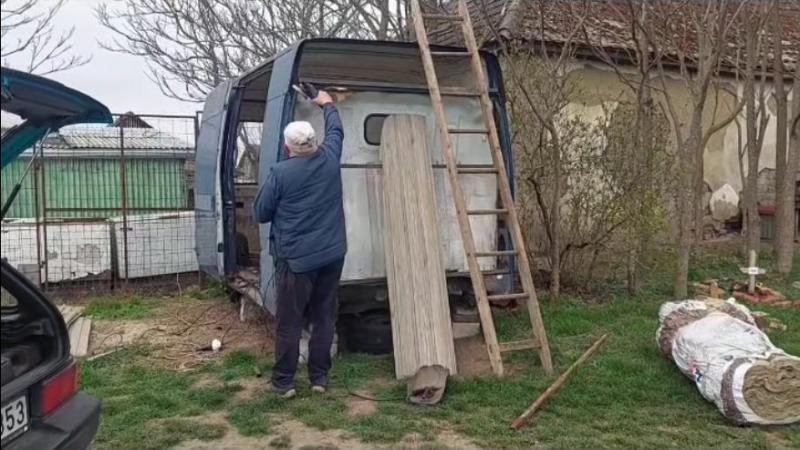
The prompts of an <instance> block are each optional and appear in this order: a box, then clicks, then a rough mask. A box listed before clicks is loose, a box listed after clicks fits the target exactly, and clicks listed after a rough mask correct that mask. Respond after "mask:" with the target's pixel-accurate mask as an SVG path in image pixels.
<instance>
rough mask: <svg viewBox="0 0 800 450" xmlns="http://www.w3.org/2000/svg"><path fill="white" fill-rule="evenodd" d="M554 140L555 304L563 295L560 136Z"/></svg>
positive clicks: (552, 279)
mask: <svg viewBox="0 0 800 450" xmlns="http://www.w3.org/2000/svg"><path fill="white" fill-rule="evenodd" d="M550 138H551V139H552V140H553V148H554V153H555V154H554V155H553V159H554V161H553V163H554V164H555V166H554V167H553V199H552V202H553V203H552V204H551V205H550V223H551V224H552V225H551V227H552V230H551V234H550V236H551V238H550V269H551V272H550V296H551V297H552V300H553V302H554V303H558V300H559V296H560V295H561V226H560V225H561V147H560V146H561V142H560V140H559V139H558V136H555V135H552V136H551V137H550Z"/></svg>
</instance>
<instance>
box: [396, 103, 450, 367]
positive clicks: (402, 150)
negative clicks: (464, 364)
mask: <svg viewBox="0 0 800 450" xmlns="http://www.w3.org/2000/svg"><path fill="white" fill-rule="evenodd" d="M427 136H428V132H427V130H426V124H425V117H423V116H418V115H406V114H400V115H392V116H389V117H387V118H386V120H385V121H384V124H383V135H382V137H381V159H382V162H383V201H384V213H383V230H384V232H383V236H384V247H385V257H386V276H387V282H388V289H389V306H390V308H391V314H392V341H393V343H394V362H395V375H396V376H397V378H398V379H403V378H407V377H411V376H413V375H414V374H415V373H416V372H417V369H419V368H420V367H422V366H427V365H437V364H438V365H441V366H443V367H445V368H447V369H448V370H449V371H450V374H451V375H453V374H455V373H456V358H455V350H454V347H453V332H452V327H451V324H450V307H449V305H448V300H447V286H446V280H445V271H444V264H443V262H442V255H441V245H440V241H439V226H438V225H437V223H436V204H435V197H434V190H433V189H434V188H433V170H432V169H431V157H430V153H429V152H428V146H427Z"/></svg>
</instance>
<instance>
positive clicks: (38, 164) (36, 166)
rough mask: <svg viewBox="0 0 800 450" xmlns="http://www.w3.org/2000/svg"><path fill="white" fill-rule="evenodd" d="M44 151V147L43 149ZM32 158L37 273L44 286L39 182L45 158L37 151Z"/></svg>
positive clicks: (40, 283) (40, 284)
mask: <svg viewBox="0 0 800 450" xmlns="http://www.w3.org/2000/svg"><path fill="white" fill-rule="evenodd" d="M42 151H44V149H42ZM31 158H33V211H34V217H35V219H36V263H37V264H36V267H38V268H39V270H38V271H37V272H36V273H37V275H38V277H39V280H38V282H39V286H43V283H42V282H43V279H42V270H43V269H44V264H43V261H44V259H43V257H42V222H41V218H42V211H41V206H42V205H41V204H40V203H39V195H40V192H39V183H40V178H41V175H40V174H39V172H40V171H41V170H42V163H43V160H42V159H40V156H38V155H37V154H36V152H33V154H32V155H31Z"/></svg>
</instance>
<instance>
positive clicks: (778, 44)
mask: <svg viewBox="0 0 800 450" xmlns="http://www.w3.org/2000/svg"><path fill="white" fill-rule="evenodd" d="M782 7H783V5H779V6H777V7H776V8H775V9H774V11H773V13H772V23H771V26H770V28H771V32H772V42H773V57H772V58H773V61H772V62H773V85H774V90H775V106H776V113H775V116H776V120H777V126H776V136H775V205H776V208H775V241H774V250H775V259H776V266H777V270H778V272H779V273H789V271H791V268H792V258H793V257H794V245H793V241H794V227H795V212H794V209H795V205H794V202H795V192H794V185H795V180H796V177H797V175H796V173H797V171H798V170H800V167H798V156H797V154H798V152H800V150H798V149H797V148H796V147H797V145H796V144H797V143H796V141H797V137H796V136H795V133H796V131H793V130H792V129H791V128H790V124H793V125H794V126H795V127H796V126H797V121H798V118H800V107H795V108H793V111H791V113H792V117H791V118H790V117H789V113H790V111H789V105H788V99H787V97H788V96H787V90H786V85H785V82H784V77H786V74H787V73H788V71H787V70H786V67H785V64H784V61H783V57H784V55H785V54H786V52H785V51H784V48H783V40H784V36H783V33H782V31H783V27H782V26H781V25H782V24H781V14H782V12H783V11H782ZM795 55H800V48H799V49H798V50H797V51H796V52H795ZM797 57H798V56H796V58H797ZM797 65H798V62H795V70H794V77H795V79H797V76H798V75H797V74H798V69H797ZM798 88H800V86H798V84H797V82H795V85H794V93H793V96H794V102H793V103H794V105H795V106H797V105H800V100H798V98H799V97H800V90H798ZM790 119H791V120H790ZM790 135H791V136H794V137H793V138H792V139H793V141H792V142H793V145H794V148H792V147H790V146H789V142H787V141H789V140H790V139H789V136H790Z"/></svg>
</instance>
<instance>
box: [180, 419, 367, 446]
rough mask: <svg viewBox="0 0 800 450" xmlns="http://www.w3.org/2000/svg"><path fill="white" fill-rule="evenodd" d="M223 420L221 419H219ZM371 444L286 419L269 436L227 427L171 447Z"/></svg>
mask: <svg viewBox="0 0 800 450" xmlns="http://www.w3.org/2000/svg"><path fill="white" fill-rule="evenodd" d="M223 420H224V419H223ZM375 447H376V446H374V445H368V444H365V443H363V442H361V441H359V440H358V439H353V438H350V437H348V436H346V435H345V433H344V432H342V431H338V430H327V431H320V430H316V429H314V428H310V427H308V426H306V425H304V424H302V423H300V422H298V421H295V420H287V421H285V422H283V423H281V424H279V425H276V426H275V427H274V428H273V430H272V432H271V433H270V435H269V436H260V437H248V436H242V435H241V434H239V432H238V431H236V430H235V429H232V428H231V429H229V430H228V432H227V433H226V434H225V436H224V437H223V438H222V439H217V440H213V441H207V442H203V441H199V440H196V439H193V440H191V441H186V442H183V443H181V444H180V445H178V446H177V447H174V450H261V449H274V448H286V449H322V448H325V449H356V450H359V449H364V450H365V449H371V448H375Z"/></svg>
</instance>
